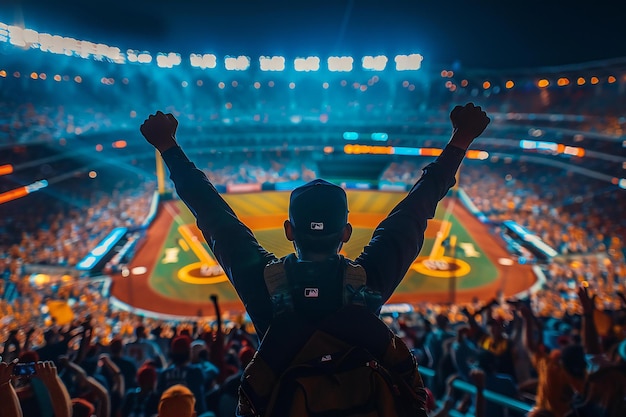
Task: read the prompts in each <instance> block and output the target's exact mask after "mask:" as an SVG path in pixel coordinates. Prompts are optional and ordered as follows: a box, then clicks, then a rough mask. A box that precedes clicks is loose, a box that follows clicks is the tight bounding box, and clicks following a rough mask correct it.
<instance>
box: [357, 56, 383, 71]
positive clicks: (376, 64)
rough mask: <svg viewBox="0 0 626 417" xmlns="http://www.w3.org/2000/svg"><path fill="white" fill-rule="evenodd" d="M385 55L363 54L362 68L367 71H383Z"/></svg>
mask: <svg viewBox="0 0 626 417" xmlns="http://www.w3.org/2000/svg"><path fill="white" fill-rule="evenodd" d="M387 61H388V59H387V57H386V56H384V55H378V56H364V57H363V60H362V65H363V69H365V70H369V71H383V70H384V69H385V67H386V66H387Z"/></svg>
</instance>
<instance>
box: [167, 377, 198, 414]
mask: <svg viewBox="0 0 626 417" xmlns="http://www.w3.org/2000/svg"><path fill="white" fill-rule="evenodd" d="M195 406H196V398H195V397H194V396H193V393H192V392H191V391H190V390H189V388H187V387H186V386H184V385H181V384H177V385H172V386H171V387H169V388H168V389H166V390H165V391H164V392H163V394H162V395H161V399H160V400H159V417H190V416H191V415H192V414H193V412H194V407H195Z"/></svg>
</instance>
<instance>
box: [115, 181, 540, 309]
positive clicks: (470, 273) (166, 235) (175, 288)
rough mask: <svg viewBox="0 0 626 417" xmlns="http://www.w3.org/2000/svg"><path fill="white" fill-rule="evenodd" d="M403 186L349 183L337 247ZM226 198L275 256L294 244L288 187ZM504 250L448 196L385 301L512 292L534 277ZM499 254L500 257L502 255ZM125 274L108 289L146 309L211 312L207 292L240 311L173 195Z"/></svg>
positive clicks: (357, 246) (381, 213) (361, 232)
mask: <svg viewBox="0 0 626 417" xmlns="http://www.w3.org/2000/svg"><path fill="white" fill-rule="evenodd" d="M403 196H404V194H403V193H397V192H384V191H356V190H350V191H348V204H349V207H350V214H349V222H350V223H351V224H352V226H353V228H354V232H353V235H352V238H351V239H350V241H349V242H348V243H347V244H346V245H345V246H344V248H343V251H342V253H343V254H344V255H345V256H347V257H348V258H356V257H357V256H358V255H359V253H360V252H361V250H362V249H363V247H364V246H365V245H367V243H368V241H369V239H370V237H371V235H372V231H373V230H374V228H375V227H376V225H377V224H378V223H379V222H380V221H381V220H382V219H384V217H385V216H386V215H387V213H389V211H390V210H391V209H392V208H393V206H394V205H395V204H397V203H398V201H400V199H401V198H402V197H403ZM224 198H225V199H226V200H227V201H228V203H229V204H230V205H231V206H232V207H233V209H234V211H235V213H237V215H238V216H239V218H240V219H241V220H242V221H243V222H244V223H245V224H247V225H248V226H249V227H250V228H251V229H252V230H253V232H254V234H255V236H256V237H257V239H258V240H259V242H260V243H261V244H262V245H263V246H264V247H265V248H266V249H268V250H269V251H271V252H274V253H275V254H276V255H277V256H283V255H286V254H288V253H290V252H292V251H293V247H292V244H291V242H289V241H287V239H285V236H284V232H283V221H284V220H285V219H286V218H287V207H288V201H289V193H288V192H277V191H274V192H262V193H249V194H226V195H224ZM508 259H509V254H508V253H507V252H506V250H505V249H504V248H503V246H502V243H501V242H500V241H499V239H498V238H496V237H494V236H492V235H491V234H490V233H489V231H488V229H487V227H486V226H485V225H484V224H482V223H480V222H479V221H478V220H477V219H476V218H475V217H474V216H472V215H471V214H470V213H469V212H468V211H467V210H466V209H465V208H464V207H463V206H462V205H461V203H460V202H459V201H458V200H456V199H455V198H451V197H447V198H446V199H444V200H443V201H442V202H441V203H440V204H439V207H438V209H437V214H436V216H435V219H433V220H431V221H429V224H428V228H427V230H426V236H425V243H424V247H423V248H422V251H421V253H420V256H419V257H418V258H417V259H416V261H415V262H414V263H413V265H412V267H411V269H410V270H409V271H408V273H407V274H406V276H405V278H404V280H403V282H402V284H401V285H400V286H399V287H398V288H397V290H396V292H395V293H394V296H393V297H392V299H391V300H390V303H411V304H414V303H419V302H422V301H428V302H437V303H451V302H469V301H471V300H472V299H474V298H478V299H491V298H493V297H494V296H495V295H496V294H497V293H498V292H499V291H502V292H503V293H504V294H505V295H507V296H510V295H514V294H516V293H519V292H521V291H524V290H526V289H528V288H529V287H530V286H531V285H532V284H533V283H534V282H535V280H536V278H535V276H534V274H533V272H532V269H531V268H530V267H529V266H527V265H517V264H515V265H514V266H513V265H507V264H508V263H510V262H507V260H508ZM503 260H504V261H503ZM129 270H130V275H128V276H126V277H123V276H121V275H117V276H114V277H113V280H114V285H113V289H112V295H113V297H115V299H117V300H119V301H120V302H121V303H122V304H125V305H127V306H129V307H130V308H133V309H135V311H136V312H140V313H143V314H146V315H155V316H158V315H163V316H164V317H167V316H184V317H197V316H211V315H212V314H213V313H214V312H213V309H212V306H211V302H210V301H209V296H210V295H211V294H217V295H218V296H219V299H220V302H221V305H222V306H223V309H224V310H225V311H231V312H233V313H235V312H238V311H243V305H242V304H241V302H240V301H239V300H238V298H237V294H236V293H235V291H234V289H233V287H232V286H231V284H230V283H229V282H228V279H227V277H226V276H225V275H224V274H223V271H222V270H221V268H220V267H219V265H217V262H216V261H215V259H214V257H213V255H212V253H211V250H210V249H209V247H208V245H207V244H206V242H205V241H204V238H203V237H202V234H201V233H200V231H199V230H198V228H197V227H196V225H195V219H194V217H193V215H192V214H191V213H190V211H189V210H188V209H187V208H186V207H185V205H184V204H183V203H182V202H181V201H178V200H170V201H164V202H162V203H161V204H160V206H159V210H158V214H157V216H156V218H155V220H154V221H153V223H152V224H151V226H150V229H149V230H148V233H147V238H146V242H145V243H144V244H143V245H142V246H141V248H140V249H139V251H138V252H137V254H136V256H135V257H134V259H133V261H132V263H131V265H129Z"/></svg>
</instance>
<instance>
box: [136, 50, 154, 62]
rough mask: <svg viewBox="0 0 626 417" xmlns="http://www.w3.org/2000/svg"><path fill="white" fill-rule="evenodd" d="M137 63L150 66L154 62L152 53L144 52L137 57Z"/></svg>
mask: <svg viewBox="0 0 626 417" xmlns="http://www.w3.org/2000/svg"><path fill="white" fill-rule="evenodd" d="M137 62H139V63H140V64H149V63H151V62H152V55H150V52H147V51H144V52H141V53H140V54H139V55H137Z"/></svg>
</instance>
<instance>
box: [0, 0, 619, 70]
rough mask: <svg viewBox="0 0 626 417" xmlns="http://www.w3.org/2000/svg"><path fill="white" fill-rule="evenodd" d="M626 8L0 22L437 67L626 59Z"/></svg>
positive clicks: (33, 5)
mask: <svg viewBox="0 0 626 417" xmlns="http://www.w3.org/2000/svg"><path fill="white" fill-rule="evenodd" d="M476 4H480V5H481V6H480V7H477V6H476ZM624 9H626V6H625V5H624V2H606V1H594V2H581V1H572V2H568V3H567V4H564V3H562V2H545V1H525V2H502V1H491V0H489V1H482V2H468V1H462V0H450V1H447V2H435V1H431V2H420V1H416V0H403V1H401V0H316V1H310V0H298V1H293V0H289V1H287V0H273V1H261V0H231V1H216V0H213V1H209V0H203V1H197V0H177V1H175V2H174V1H154V0H133V1H122V0H109V1H107V2H99V1H92V2H90V1H84V0H80V1H79V0H56V1H49V0H3V1H2V2H1V3H0V21H4V22H7V23H9V24H23V25H27V26H29V27H31V28H33V29H35V30H38V31H42V32H48V33H55V34H61V35H63V36H69V37H75V38H78V39H86V40H93V41H94V42H102V43H106V44H109V45H116V46H119V47H120V48H135V49H141V48H145V49H157V50H160V51H164V52H165V51H175V52H180V53H192V52H200V53H202V52H213V53H217V54H224V55H225V54H250V55H253V56H258V55H263V54H268V55H274V54H277V55H291V54H305V55H307V54H319V55H331V54H359V53H368V54H376V53H380V54H387V55H393V54H399V53H411V52H419V53H421V54H422V55H424V57H425V58H426V59H428V60H429V61H430V62H433V63H439V64H442V65H451V64H453V63H454V62H455V61H459V62H461V63H462V64H463V65H464V66H465V67H470V68H491V69H497V68H527V67H543V66H554V65H567V64H577V63H581V62H586V61H596V60H603V59H609V58H615V57H623V56H626V43H624V42H623V40H624V39H626V25H623V24H622V19H623V16H624V15H626V13H624V11H625V10H624Z"/></svg>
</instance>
